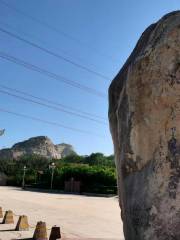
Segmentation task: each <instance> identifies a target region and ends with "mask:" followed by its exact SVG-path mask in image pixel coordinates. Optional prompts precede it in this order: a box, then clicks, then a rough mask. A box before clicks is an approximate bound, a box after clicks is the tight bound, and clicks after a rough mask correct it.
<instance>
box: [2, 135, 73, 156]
mask: <svg viewBox="0 0 180 240" xmlns="http://www.w3.org/2000/svg"><path fill="white" fill-rule="evenodd" d="M33 154H36V155H40V156H43V157H46V158H55V159H60V158H62V157H66V156H68V155H71V154H75V151H74V149H73V147H72V146H71V145H69V144H65V143H62V144H57V145H54V144H53V143H52V141H51V140H50V139H49V138H48V137H45V136H40V137H34V138H30V139H28V140H26V141H24V142H20V143H16V144H15V145H14V146H13V147H12V148H8V149H2V150H0V158H1V159H12V158H13V159H18V158H20V157H22V156H24V155H33Z"/></svg>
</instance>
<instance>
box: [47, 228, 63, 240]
mask: <svg viewBox="0 0 180 240" xmlns="http://www.w3.org/2000/svg"><path fill="white" fill-rule="evenodd" d="M60 238H61V230H60V227H57V226H53V227H52V229H51V234H50V237H49V240H56V239H60Z"/></svg>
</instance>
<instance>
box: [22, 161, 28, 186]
mask: <svg viewBox="0 0 180 240" xmlns="http://www.w3.org/2000/svg"><path fill="white" fill-rule="evenodd" d="M26 170H27V169H26V166H24V167H23V180H22V188H23V189H24V187H25V176H26Z"/></svg>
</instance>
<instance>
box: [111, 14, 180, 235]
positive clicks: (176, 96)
mask: <svg viewBox="0 0 180 240" xmlns="http://www.w3.org/2000/svg"><path fill="white" fill-rule="evenodd" d="M109 120H110V129H111V134H112V138H113V142H114V149H115V158H116V164H117V170H118V187H119V199H120V206H121V209H122V213H121V215H122V220H123V225H124V234H125V239H126V240H179V239H180V11H176V12H172V13H170V14H167V15H166V16H164V17H163V18H162V19H161V20H159V21H158V22H157V23H156V24H153V25H151V26H150V27H148V28H147V29H146V31H145V32H144V33H143V34H142V36H141V38H140V40H139V41H138V43H137V45H136V47H135V49H134V51H133V52H132V54H131V55H130V57H129V58H128V60H127V62H126V63H125V65H124V66H123V67H122V69H121V70H120V72H119V73H118V75H117V76H116V77H115V79H114V80H113V82H112V84H111V86H110V89H109Z"/></svg>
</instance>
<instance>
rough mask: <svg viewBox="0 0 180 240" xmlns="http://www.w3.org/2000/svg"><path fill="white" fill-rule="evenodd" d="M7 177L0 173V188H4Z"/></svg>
mask: <svg viewBox="0 0 180 240" xmlns="http://www.w3.org/2000/svg"><path fill="white" fill-rule="evenodd" d="M6 184H7V176H6V174H5V173H2V172H0V186H6Z"/></svg>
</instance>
